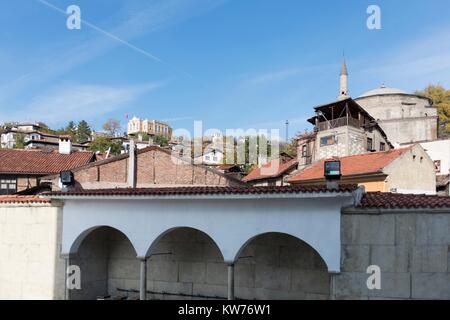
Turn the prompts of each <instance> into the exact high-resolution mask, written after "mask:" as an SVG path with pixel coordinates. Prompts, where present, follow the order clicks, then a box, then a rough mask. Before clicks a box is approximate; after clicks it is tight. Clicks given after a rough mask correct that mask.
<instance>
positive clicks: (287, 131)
mask: <svg viewBox="0 0 450 320" xmlns="http://www.w3.org/2000/svg"><path fill="white" fill-rule="evenodd" d="M286 143H289V120H286Z"/></svg>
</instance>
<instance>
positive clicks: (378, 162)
mask: <svg viewBox="0 0 450 320" xmlns="http://www.w3.org/2000/svg"><path fill="white" fill-rule="evenodd" d="M410 148H411V147H408V148H402V149H393V150H389V151H384V152H373V153H366V154H360V155H354V156H347V157H341V158H336V159H339V160H341V173H342V176H352V175H359V174H370V173H377V172H380V171H381V170H382V169H383V168H384V167H386V166H387V165H388V164H389V163H391V162H392V161H394V160H395V159H397V158H398V157H399V156H401V155H402V154H403V153H405V152H406V151H408V150H409V149H410ZM324 162H325V159H324V160H321V161H319V162H317V163H315V164H313V165H311V166H309V167H307V168H305V169H304V170H302V171H300V172H299V173H297V174H296V175H294V176H293V177H291V178H290V179H289V182H294V183H295V182H300V181H304V180H318V179H324V171H323V170H324V169H323V166H324Z"/></svg>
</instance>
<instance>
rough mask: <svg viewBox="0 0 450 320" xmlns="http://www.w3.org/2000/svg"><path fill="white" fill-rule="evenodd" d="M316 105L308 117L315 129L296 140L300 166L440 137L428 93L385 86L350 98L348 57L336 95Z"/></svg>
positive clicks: (342, 69)
mask: <svg viewBox="0 0 450 320" xmlns="http://www.w3.org/2000/svg"><path fill="white" fill-rule="evenodd" d="M314 110H315V116H314V117H312V118H311V119H309V120H308V121H309V122H310V123H311V124H313V125H314V132H313V133H310V134H305V135H303V136H301V137H300V138H299V141H298V148H299V150H298V151H299V152H298V154H299V155H301V156H300V158H299V169H301V168H302V167H304V166H307V165H309V164H311V163H314V162H317V161H319V160H321V159H324V158H329V157H333V156H337V157H345V156H352V155H358V154H363V153H368V152H376V151H388V150H389V149H392V148H397V147H399V146H401V145H409V144H414V143H423V142H429V141H435V140H437V139H438V127H439V124H438V115H437V109H436V107H434V106H433V102H432V101H431V100H430V99H429V98H426V97H422V96H419V95H416V94H410V93H407V92H405V91H402V90H399V89H394V88H388V87H386V86H385V85H382V86H381V87H380V88H377V89H374V90H371V91H368V92H366V93H364V94H363V95H361V96H359V97H357V98H354V99H353V98H351V97H350V96H349V94H348V71H347V65H346V62H345V59H344V60H343V61H342V65H341V72H340V77H339V96H338V97H337V100H336V101H334V102H332V103H328V104H325V105H322V106H318V107H315V108H314Z"/></svg>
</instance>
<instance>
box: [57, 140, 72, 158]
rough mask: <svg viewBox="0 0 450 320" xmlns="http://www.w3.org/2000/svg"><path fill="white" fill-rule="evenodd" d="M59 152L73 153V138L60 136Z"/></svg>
mask: <svg viewBox="0 0 450 320" xmlns="http://www.w3.org/2000/svg"><path fill="white" fill-rule="evenodd" d="M59 153H60V154H71V153H72V140H71V137H69V136H61V137H59Z"/></svg>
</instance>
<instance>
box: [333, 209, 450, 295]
mask: <svg viewBox="0 0 450 320" xmlns="http://www.w3.org/2000/svg"><path fill="white" fill-rule="evenodd" d="M449 230H450V211H449V212H447V213H442V214H438V213H436V214H430V213H429V212H428V213H427V212H423V213H419V212H418V213H413V212H411V211H410V212H398V213H394V212H393V211H390V212H389V211H386V212H385V213H378V214H377V213H374V212H372V213H370V212H360V213H358V212H355V211H354V212H352V213H349V212H347V213H344V214H343V216H342V265H341V266H342V273H341V274H339V275H335V296H336V298H337V299H379V298H384V299H450V254H449V251H450V232H449ZM370 265H378V266H379V267H380V268H381V290H369V289H368V288H367V285H366V281H367V278H368V277H369V275H368V274H366V270H367V267H368V266H370Z"/></svg>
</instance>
